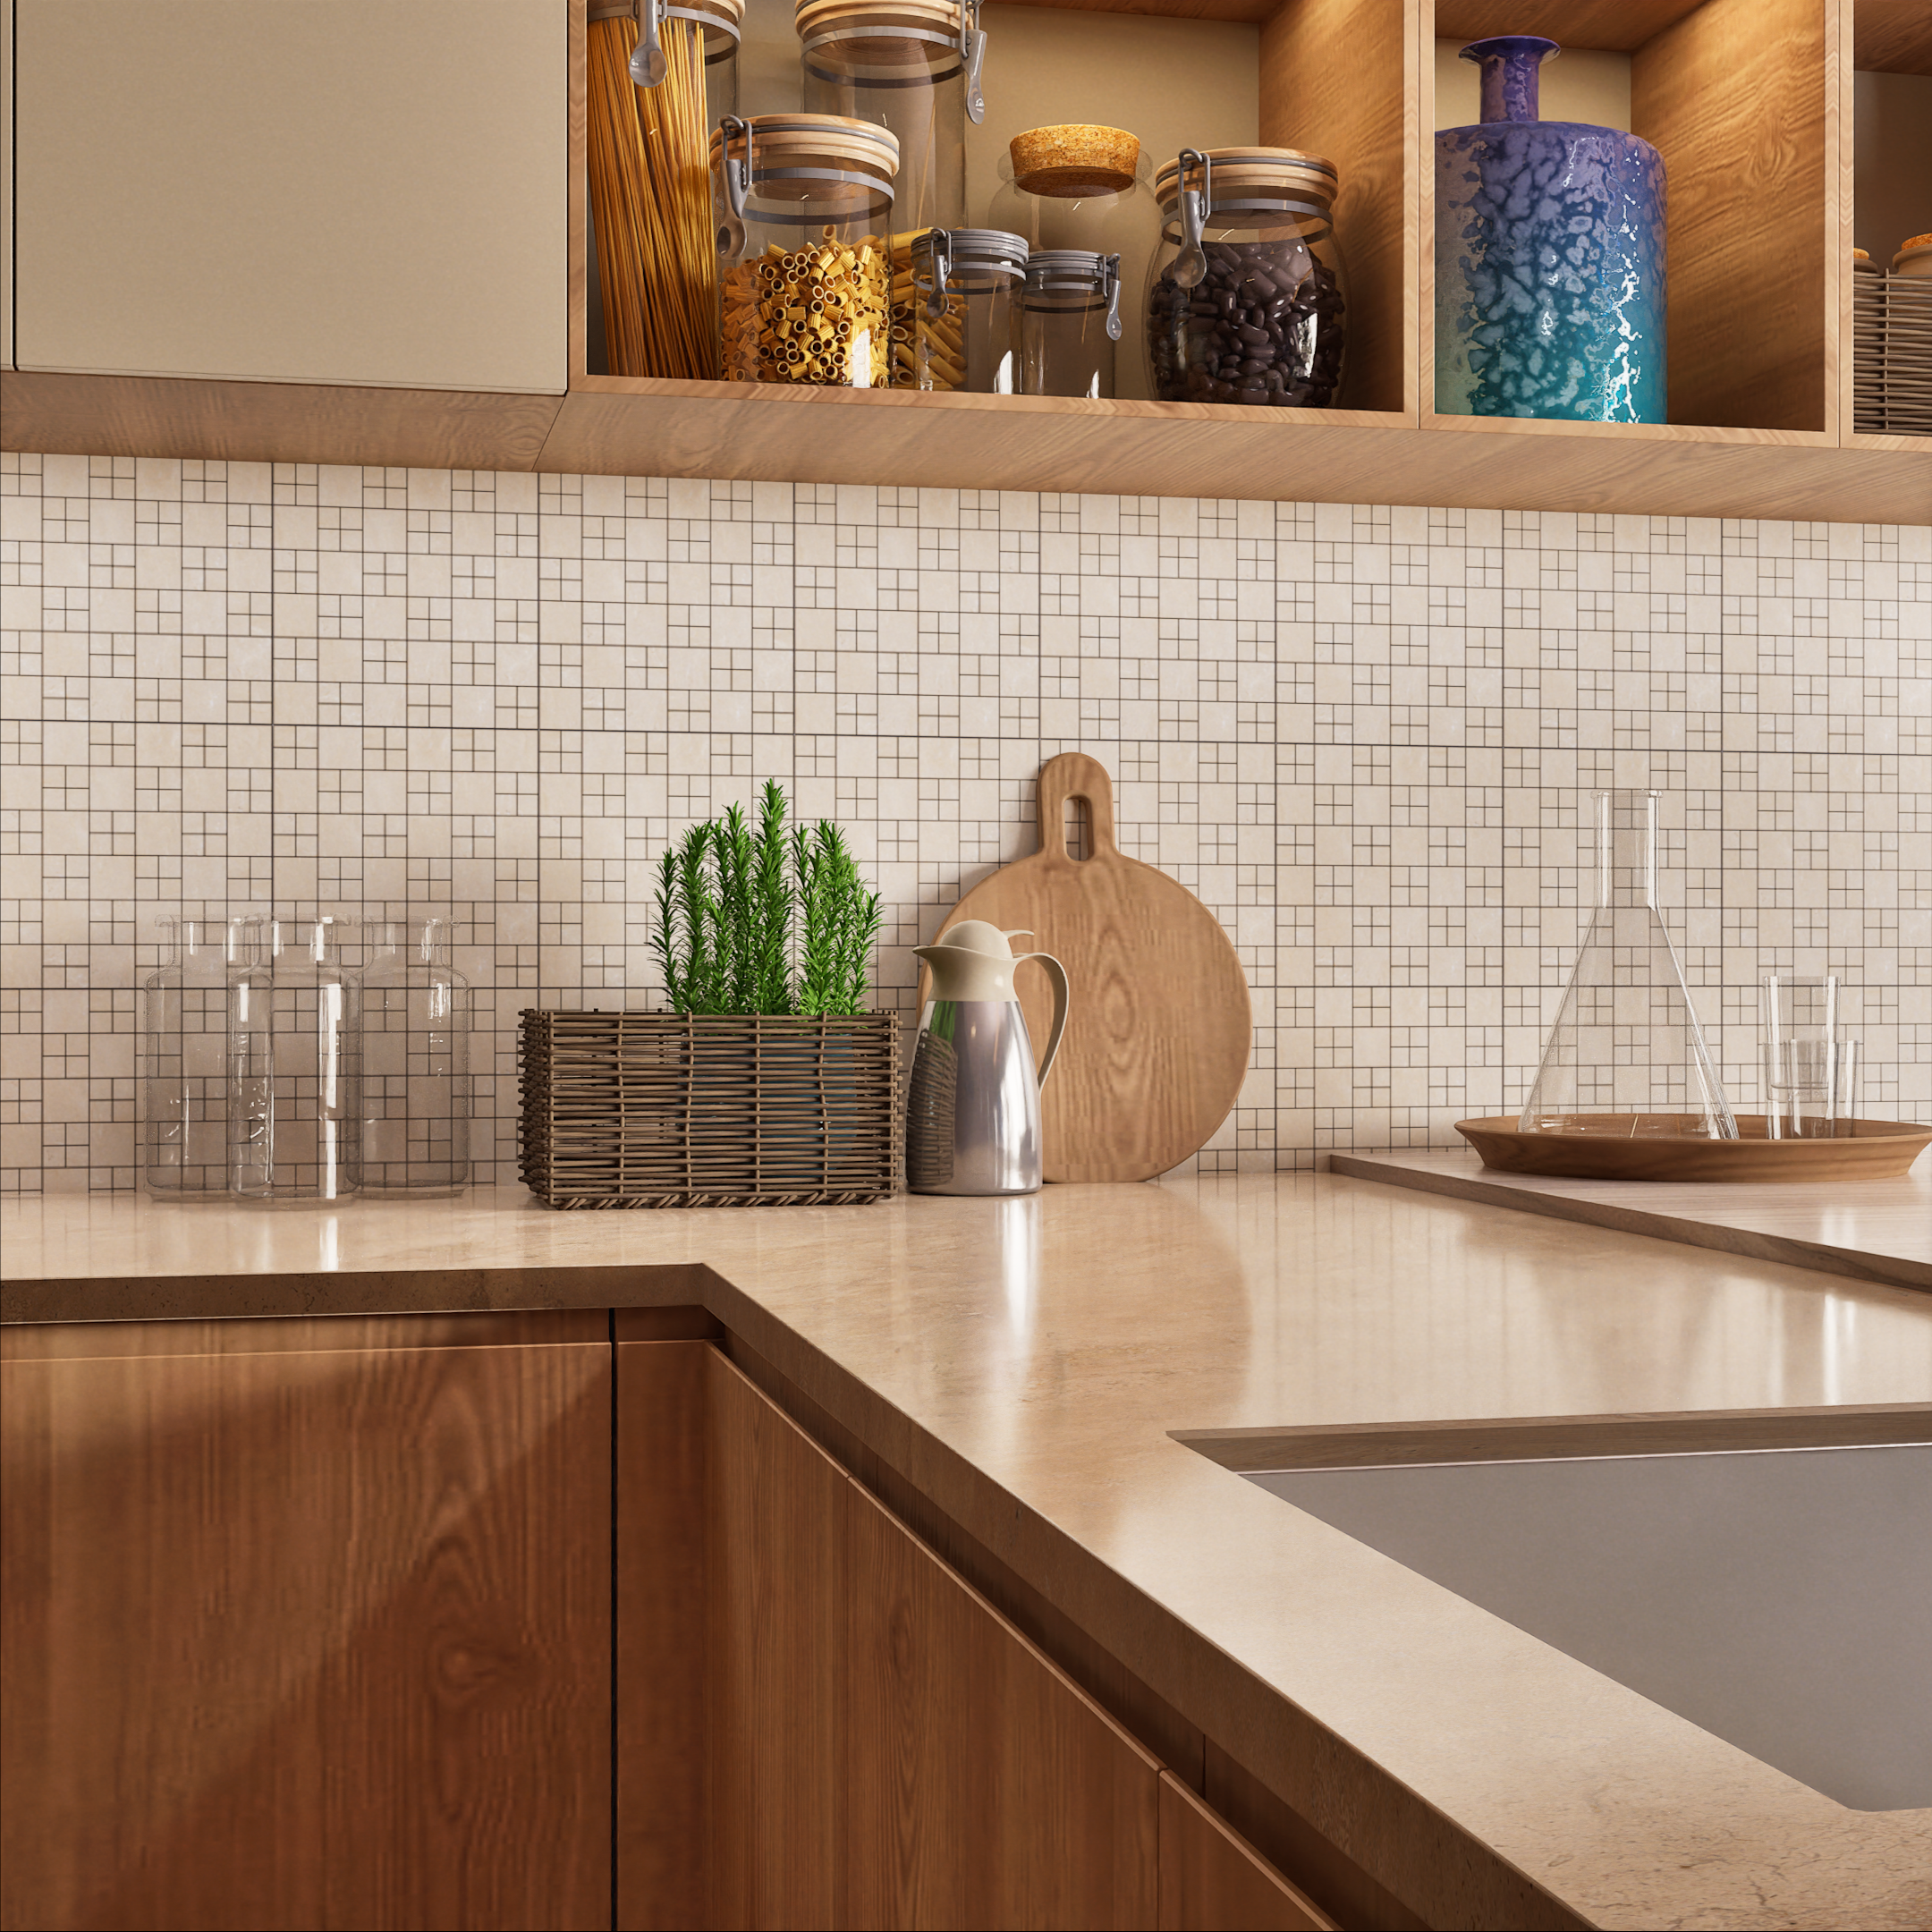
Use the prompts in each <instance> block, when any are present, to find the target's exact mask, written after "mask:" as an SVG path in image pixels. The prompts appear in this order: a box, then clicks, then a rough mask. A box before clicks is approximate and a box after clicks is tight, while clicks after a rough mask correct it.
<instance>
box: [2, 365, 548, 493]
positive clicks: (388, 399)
mask: <svg viewBox="0 0 1932 1932" xmlns="http://www.w3.org/2000/svg"><path fill="white" fill-rule="evenodd" d="M562 401H563V398H562V397H561V396H555V395H496V394H482V393H479V392H474V391H470V390H459V389H377V388H352V387H347V386H342V387H337V386H330V385H327V384H323V383H267V382H199V381H190V380H187V379H185V378H181V377H168V376H68V375H56V374H50V373H48V372H47V371H44V370H41V371H34V372H23V371H20V370H14V369H7V370H0V418H4V424H5V428H4V436H0V440H4V444H5V446H6V447H7V448H8V449H10V450H38V451H43V452H46V453H52V454H58V455H68V456H165V457H193V458H196V459H199V460H201V461H219V462H312V463H387V464H394V465H396V466H399V467H409V468H414V469H425V470H445V469H450V470H529V469H531V468H532V467H534V465H535V463H536V461H537V456H538V452H539V451H540V450H541V449H542V447H543V442H544V437H545V436H546V435H547V433H548V431H549V428H550V425H551V423H552V422H553V421H554V420H555V417H556V412H557V408H558V405H559V404H560V403H561V402H562Z"/></svg>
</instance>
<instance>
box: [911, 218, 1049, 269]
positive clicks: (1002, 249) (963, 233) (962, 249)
mask: <svg viewBox="0 0 1932 1932" xmlns="http://www.w3.org/2000/svg"><path fill="white" fill-rule="evenodd" d="M927 233H928V234H929V235H930V236H932V238H933V241H932V242H931V243H930V244H928V245H929V246H936V247H940V248H943V249H944V250H945V252H946V254H947V255H948V256H950V257H951V258H952V261H953V267H955V268H995V269H1005V270H1007V271H1009V272H1010V273H1012V274H1013V275H1020V274H1021V273H1023V272H1024V271H1025V268H1026V266H1027V245H1026V238H1025V237H1024V236H1023V235H1016V234H1008V233H1007V232H1006V231H1005V230H1004V228H932V229H928V231H927Z"/></svg>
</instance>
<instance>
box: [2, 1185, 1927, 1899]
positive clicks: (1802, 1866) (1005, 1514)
mask: <svg viewBox="0 0 1932 1932" xmlns="http://www.w3.org/2000/svg"><path fill="white" fill-rule="evenodd" d="M0 1243H4V1270H5V1275H6V1280H5V1284H4V1291H0V1313H4V1318H5V1319H6V1320H7V1321H8V1322H11V1323H47V1322H75V1321H124V1320H137V1319H165V1318H225V1317H248V1316H283V1315H291V1316H293V1315H302V1316H317V1315H354V1314H373V1313H407V1312H416V1311H423V1312H434V1311H453V1310H467V1309H540V1308H610V1307H627V1306H631V1307H634V1306H648V1305H652V1304H658V1305H667V1304H670V1305H674V1304H690V1303H694V1302H702V1303H703V1304H704V1305H705V1306H707V1307H708V1309H710V1310H711V1312H712V1313H713V1314H714V1315H715V1316H716V1318H718V1320H719V1321H721V1322H722V1323H723V1324H724V1326H726V1327H727V1328H728V1329H730V1330H731V1331H732V1332H733V1335H735V1336H737V1337H739V1338H741V1340H742V1341H743V1343H745V1344H746V1346H748V1347H749V1348H750V1349H752V1350H755V1351H756V1352H758V1353H759V1354H760V1355H762V1356H763V1357H764V1358H765V1359H766V1360H768V1361H769V1362H770V1363H771V1364H772V1365H773V1366H774V1367H775V1369H777V1370H778V1371H780V1372H781V1373H782V1374H783V1375H784V1376H785V1377H788V1378H790V1380H791V1381H792V1382H793V1383H794V1384H796V1385H797V1386H798V1387H799V1388H800V1389H801V1391H802V1392H803V1394H805V1395H806V1396H808V1397H809V1398H810V1400H811V1401H813V1402H816V1403H818V1404H819V1405H820V1406H821V1407H822V1408H823V1409H824V1411H826V1413H827V1414H828V1415H829V1416H830V1417H831V1418H832V1419H833V1420H834V1421H835V1423H837V1424H838V1425H839V1427H841V1428H843V1429H846V1430H849V1431H850V1432H851V1433H852V1436H855V1437H856V1438H857V1439H858V1441H859V1442H860V1444H861V1445H863V1446H864V1447H865V1448H866V1449H867V1450H868V1451H869V1452H870V1453H874V1454H876V1455H877V1457H878V1458H880V1460H881V1461H882V1462H885V1463H886V1464H887V1465H889V1466H890V1467H891V1468H892V1469H893V1470H895V1471H896V1472H897V1473H898V1475H899V1476H900V1477H902V1479H904V1480H905V1481H906V1482H907V1483H909V1484H910V1485H911V1486H912V1487H913V1488H915V1489H916V1490H918V1491H919V1493H920V1494H921V1495H922V1496H926V1497H928V1498H929V1499H930V1501H931V1502H932V1503H933V1504H935V1505H936V1508H938V1509H939V1510H940V1511H942V1512H944V1513H945V1514H946V1515H948V1516H950V1517H951V1518H953V1520H954V1521H957V1522H958V1523H959V1524H960V1525H961V1526H962V1528H963V1529H964V1530H966V1531H967V1532H968V1533H969V1534H970V1535H971V1536H972V1537H974V1538H978V1539H979V1542H980V1543H981V1544H982V1545H983V1546H985V1547H986V1548H987V1550H989V1551H990V1552H991V1553H992V1554H993V1555H995V1556H996V1557H997V1558H999V1559H1000V1560H1001V1561H1002V1562H1004V1563H1006V1564H1008V1565H1009V1566H1010V1567H1011V1568H1012V1569H1013V1571H1014V1572H1017V1573H1018V1574H1019V1576H1020V1577H1021V1579H1022V1580H1025V1581H1026V1582H1027V1583H1028V1584H1029V1585H1030V1587H1032V1588H1033V1589H1038V1590H1039V1591H1040V1592H1042V1593H1044V1594H1045V1595H1046V1596H1047V1597H1048V1598H1049V1599H1050V1600H1051V1601H1052V1602H1053V1603H1054V1604H1055V1606H1057V1607H1058V1608H1059V1609H1061V1610H1062V1611H1063V1612H1064V1613H1065V1614H1066V1615H1067V1616H1069V1617H1070V1618H1071V1619H1072V1621H1073V1622H1074V1623H1076V1624H1078V1625H1079V1626H1080V1627H1081V1628H1082V1629H1084V1630H1085V1631H1088V1632H1089V1634H1090V1635H1091V1636H1092V1637H1094V1638H1095V1640H1097V1642H1099V1643H1100V1644H1101V1645H1103V1646H1104V1647H1105V1648H1106V1649H1107V1650H1109V1651H1111V1652H1112V1654H1113V1655H1114V1657H1118V1658H1119V1659H1120V1660H1121V1661H1122V1662H1123V1664H1124V1665H1127V1667H1128V1668H1129V1669H1130V1670H1131V1671H1132V1672H1134V1673H1136V1674H1138V1675H1139V1677H1140V1679H1141V1680H1142V1682H1145V1683H1146V1684H1147V1685H1148V1687H1149V1688H1150V1689H1152V1690H1153V1691H1155V1692H1157V1694H1158V1695H1159V1696H1160V1697H1161V1698H1163V1699H1166V1700H1167V1701H1168V1702H1169V1703H1170V1704H1171V1705H1172V1706H1174V1707H1175V1708H1176V1709H1177V1710H1179V1711H1180V1712H1182V1714H1184V1715H1185V1716H1187V1717H1188V1718H1189V1719H1190V1720H1191V1721H1192V1722H1194V1723H1196V1724H1199V1725H1200V1726H1201V1727H1202V1728H1203V1729H1204V1730H1206V1731H1207V1732H1208V1735H1209V1736H1210V1737H1212V1738H1215V1739H1216V1740H1217V1741H1219V1742H1220V1743H1221V1744H1222V1746H1223V1747H1224V1749H1226V1750H1228V1751H1229V1752H1230V1753H1231V1754H1232V1755H1233V1757H1234V1758H1235V1759H1236V1760H1237V1761H1238V1762H1240V1763H1241V1764H1242V1765H1244V1766H1245V1767H1247V1768H1248V1769H1249V1770H1250V1771H1251V1772H1253V1773H1254V1774H1255V1775H1257V1776H1258V1777H1259V1778H1261V1779H1262V1781H1263V1782H1264V1783H1265V1784H1267V1785H1268V1786H1269V1787H1270V1788H1272V1789H1273V1790H1275V1792H1278V1793H1279V1794H1281V1795H1283V1796H1284V1797H1285V1798H1287V1799H1288V1801H1290V1802H1291V1803H1293V1804H1295V1805H1297V1806H1298V1807H1299V1808H1301V1809H1303V1811H1304V1813H1305V1814H1307V1815H1310V1816H1312V1817H1313V1818H1314V1819H1315V1822H1316V1823H1317V1824H1318V1827H1319V1828H1320V1829H1321V1830H1322V1831H1323V1832H1324V1833H1325V1834H1326V1835H1328V1836H1329V1837H1330V1838H1331V1839H1333V1840H1334V1841H1335V1843H1339V1844H1341V1845H1342V1846H1343V1849H1344V1850H1345V1851H1346V1852H1348V1854H1349V1855H1350V1856H1351V1857H1352V1858H1353V1859H1354V1860H1357V1861H1358V1862H1359V1863H1360V1864H1361V1865H1362V1866H1363V1867H1364V1868H1365V1869H1367V1870H1368V1871H1369V1873H1370V1874H1371V1875H1372V1876H1374V1877H1377V1879H1378V1881H1379V1882H1380V1883H1382V1884H1384V1885H1386V1886H1387V1887H1388V1888H1389V1889H1390V1890H1391V1891H1393V1892H1394V1894H1396V1895H1397V1896H1398V1897H1400V1898H1402V1899H1404V1900H1407V1901H1408V1902H1410V1903H1411V1905H1412V1906H1413V1907H1414V1909H1415V1910H1417V1911H1419V1912H1420V1913H1421V1914H1422V1916H1423V1917H1424V1918H1425V1919H1427V1920H1428V1922H1430V1923H1433V1924H1440V1925H1491V1926H1494V1925H1504V1924H1509V1925H1540V1924H1551V1925H1578V1924H1586V1925H1588V1924H1594V1925H1599V1926H1606V1927H1648V1926H1674V1927H1724V1926H1738V1927H1743V1926H1750V1927H1780V1928H1820V1927H1835V1926H1845V1927H1852V1926H1858V1927H1872V1928H1890V1932H1907V1928H1913V1932H1924V1928H1932V1810H1911V1811H1891V1812H1863V1811H1854V1810H1850V1809H1846V1808H1844V1807H1843V1806H1841V1805H1839V1804H1837V1803H1835V1802H1834V1801H1832V1800H1830V1799H1828V1798H1826V1797H1823V1796H1821V1795H1819V1794H1818V1792H1813V1791H1811V1790H1809V1788H1808V1787H1806V1786H1804V1785H1802V1784H1798V1783H1797V1782H1796V1781H1794V1780H1793V1779H1792V1778H1790V1777H1788V1776H1786V1775H1784V1774H1783V1773H1781V1772H1779V1771H1776V1770H1775V1769H1773V1768H1772V1767H1769V1766H1767V1765H1766V1764H1763V1763H1761V1762H1759V1761H1758V1760H1757V1759H1756V1758H1751V1757H1749V1756H1747V1755H1746V1754H1745V1753H1744V1752H1742V1751H1741V1750H1737V1749H1735V1748H1734V1747H1733V1746H1731V1745H1729V1744H1727V1743H1725V1742H1724V1741H1722V1740H1720V1739H1718V1738H1716V1737H1715V1736H1713V1735H1712V1734H1710V1733H1707V1732H1705V1731H1702V1730H1699V1729H1698V1728H1697V1727H1696V1726H1694V1725H1692V1724H1689V1723H1687V1722H1686V1721H1684V1720H1683V1719H1682V1718H1680V1717H1677V1716H1674V1714H1672V1713H1671V1712H1669V1711H1667V1710H1665V1709H1664V1708H1663V1707H1660V1706H1658V1705H1657V1704H1654V1703H1651V1702H1650V1701H1648V1699H1645V1698H1643V1697H1640V1696H1639V1695H1638V1694H1637V1693H1635V1692H1633V1691H1629V1690H1626V1689H1624V1688H1623V1686H1621V1685H1620V1684H1618V1683H1616V1682H1613V1681H1612V1680H1610V1679H1609V1678H1607V1677H1605V1676H1602V1675H1600V1674H1597V1673H1596V1672H1594V1671H1592V1670H1590V1669H1589V1668H1588V1667H1587V1666H1585V1665H1582V1664H1580V1663H1577V1662H1575V1661H1573V1660H1572V1658H1570V1657H1566V1656H1564V1655H1563V1654H1562V1653H1561V1652H1559V1651H1557V1650H1555V1648H1552V1647H1550V1646H1548V1645H1546V1644H1544V1643H1542V1642H1539V1641H1538V1640H1536V1639H1534V1638H1532V1637H1530V1636H1529V1635H1527V1634H1526V1633H1524V1632H1523V1631H1520V1630H1518V1629H1516V1628H1514V1627H1513V1625H1511V1624H1509V1623H1504V1622H1503V1621H1502V1620H1501V1619H1500V1618H1498V1617H1496V1616H1493V1615H1491V1614H1488V1613H1487V1612H1486V1611H1484V1610H1481V1609H1479V1608H1478V1607H1477V1606H1475V1605H1473V1604H1471V1603H1469V1602H1467V1601H1466V1600H1465V1599H1463V1598H1462V1597H1458V1596H1456V1595H1454V1594H1453V1593H1452V1592H1451V1591H1449V1590H1447V1589H1443V1588H1441V1587H1440V1586H1438V1585H1436V1584H1435V1583H1433V1582H1430V1581H1429V1580H1427V1579H1426V1578H1424V1577H1422V1576H1419V1575H1418V1574H1416V1573H1415V1572H1411V1571H1410V1570H1407V1569H1405V1568H1403V1567H1402V1565H1400V1564H1398V1563H1394V1562H1392V1561H1390V1560H1389V1559H1388V1558H1385V1557H1384V1556H1382V1555H1378V1554H1377V1552H1375V1551H1374V1550H1372V1549H1370V1548H1369V1547H1368V1546H1366V1545H1364V1544H1361V1543H1359V1542H1357V1541H1355V1540H1354V1539H1353V1538H1350V1537H1348V1536H1346V1535H1344V1534H1343V1533H1342V1532H1341V1531H1339V1530H1334V1529H1331V1528H1330V1527H1328V1526H1327V1525H1326V1524H1325V1523H1323V1522H1321V1521H1318V1520H1317V1519H1316V1518H1314V1517H1313V1516H1311V1515H1309V1514H1307V1513H1303V1512H1301V1511H1300V1510H1297V1509H1294V1508H1292V1507H1290V1506H1288V1505H1287V1504H1284V1503H1283V1502H1281V1501H1279V1500H1278V1499H1276V1498H1275V1497H1274V1496H1269V1495H1267V1494H1266V1493H1265V1492H1264V1491H1262V1490H1261V1489H1259V1488H1258V1487H1256V1486H1254V1485H1252V1484H1250V1483H1248V1482H1245V1481H1243V1480H1242V1479H1241V1478H1240V1477H1239V1476H1238V1475H1236V1474H1234V1473H1233V1472H1232V1471H1231V1470H1227V1469H1224V1468H1221V1467H1219V1466H1217V1465H1216V1463H1214V1462H1209V1461H1208V1460H1207V1459H1206V1457H1204V1456H1202V1455H1200V1454H1198V1453H1195V1452H1194V1451H1193V1450H1191V1449H1189V1448H1187V1447H1184V1446H1183V1445H1182V1444H1181V1443H1179V1442H1177V1441H1175V1440H1174V1437H1173V1436H1172V1435H1171V1434H1170V1431H1174V1430H1182V1431H1197V1430H1228V1429H1268V1428H1304V1427H1311V1426H1316V1425H1354V1426H1360V1425H1373V1424H1398V1423H1407V1422H1415V1421H1437V1420H1451V1419H1500V1418H1512V1417H1528V1416H1538V1417H1568V1416H1594V1417H1603V1416H1614V1415H1623V1414H1630V1413H1664V1412H1673V1413H1682V1412H1685V1411H1719V1410H1767V1409H1768V1410H1782V1409H1800V1408H1808V1407H1819V1406H1838V1405H1860V1406H1862V1405H1871V1404H1885V1403H1923V1402H1928V1401H1932V1300H1928V1298H1927V1297H1926V1296H1925V1295H1924V1294H1922V1293H1919V1292H1913V1291H1912V1290H1911V1289H1908V1288H1903V1287H1899V1286H1895V1285H1892V1284H1886V1283H1883V1282H1877V1281H1872V1280H1869V1279H1859V1278H1856V1277H1855V1276H1853V1275H1850V1274H1839V1275H1831V1274H1825V1273H1820V1272H1818V1271H1817V1270H1818V1266H1819V1264H1818V1262H1817V1261H1813V1263H1812V1264H1811V1266H1810V1267H1807V1268H1801V1267H1793V1266H1788V1265H1785V1264H1784V1263H1782V1262H1779V1261H1775V1260H1767V1259H1764V1258H1757V1257H1751V1256H1740V1255H1736V1254H1725V1253H1718V1252H1713V1251H1710V1250H1708V1249H1702V1248H1694V1247H1689V1246H1682V1245H1676V1244H1674V1243H1671V1242H1666V1241H1658V1240H1656V1239H1653V1238H1650V1237H1649V1236H1648V1235H1646V1234H1642V1233H1631V1232H1627V1231H1624V1230H1622V1229H1618V1228H1614V1227H1605V1226H1601V1225H1588V1224H1579V1223H1576V1222H1572V1221H1565V1220H1558V1219H1553V1218H1548V1217H1547V1216H1538V1215H1530V1214H1521V1213H1514V1212H1511V1211H1509V1210H1508V1209H1507V1208H1503V1207H1499V1206H1496V1205H1494V1204H1493V1203H1492V1202H1491V1201H1489V1200H1487V1199H1481V1200H1478V1199H1459V1198H1451V1197H1448V1196H1445V1195H1443V1194H1440V1193H1433V1194H1432V1193H1424V1192H1418V1191H1412V1190H1411V1191H1405V1190H1404V1189H1403V1188H1401V1187H1396V1186H1391V1185H1387V1184H1384V1183H1382V1182H1374V1181H1369V1180H1363V1179H1356V1178H1351V1177H1349V1176H1346V1175H1344V1174H1317V1175H1301V1176H1287V1175H1281V1176H1275V1175H1267V1176H1262V1175H1256V1176H1252V1177H1242V1178H1241V1179H1239V1180H1226V1181H1185V1182H1168V1183H1165V1184H1163V1185H1158V1186H1147V1187H1114V1188H1105V1187H1067V1188H1049V1189H1047V1191H1045V1192H1044V1193H1042V1194H1039V1195H1036V1196H1032V1197H1030V1198H1027V1199H1015V1200H1004V1201H995V1200H951V1199H907V1198H905V1197H900V1198H898V1199H894V1200H892V1201H890V1202H885V1203H881V1204H879V1205H877V1206H875V1207H870V1208H782V1209H749V1210H748V1209H731V1210H716V1211H696V1212H681V1213H663V1214H651V1213H575V1214H555V1213H550V1212H547V1211H546V1210H545V1209H543V1208H538V1206H536V1205H535V1204H534V1203H533V1202H532V1201H531V1200H530V1197H529V1196H528V1195H527V1194H525V1193H524V1192H523V1191H522V1190H521V1189H513V1188H504V1189H485V1190H479V1191H476V1192H474V1193H472V1194H470V1195H469V1196H467V1197H463V1198H461V1199H455V1200H445V1201H429V1202H423V1203H419V1204H418V1203H408V1202H400V1203H399V1202H389V1201H384V1202H377V1201H366V1202H360V1203H356V1204H353V1205H352V1206H350V1207H348V1208H344V1209H343V1210H340V1211H328V1210H323V1209H281V1210H267V1209H250V1208H240V1207H231V1206H227V1205H216V1206H211V1207H196V1208H191V1207H180V1206H172V1205H163V1204H157V1203H155V1202H152V1201H149V1200H146V1199H128V1198H122V1197H91V1198H90V1197H86V1196H54V1197H49V1198H47V1199H42V1200H30V1201H20V1202H14V1203H10V1204H7V1205H6V1206H5V1207H4V1209H0Z"/></svg>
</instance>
